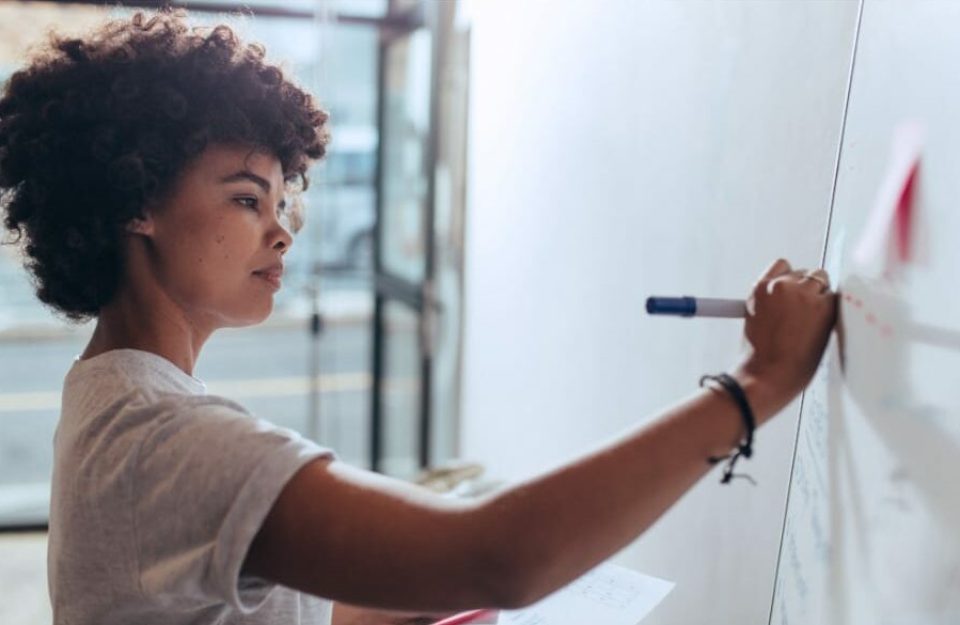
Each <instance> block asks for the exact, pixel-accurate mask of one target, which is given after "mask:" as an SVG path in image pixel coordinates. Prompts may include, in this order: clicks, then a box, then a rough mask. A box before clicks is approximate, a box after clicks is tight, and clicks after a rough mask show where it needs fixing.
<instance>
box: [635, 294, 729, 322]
mask: <svg viewBox="0 0 960 625" xmlns="http://www.w3.org/2000/svg"><path fill="white" fill-rule="evenodd" d="M647 312H648V313H650V314H651V315H676V316H679V317H727V318H731V319H736V318H743V317H745V316H746V315H747V303H746V302H745V301H744V300H742V299H720V298H715V297H690V296H689V295H686V296H683V297H648V298H647Z"/></svg>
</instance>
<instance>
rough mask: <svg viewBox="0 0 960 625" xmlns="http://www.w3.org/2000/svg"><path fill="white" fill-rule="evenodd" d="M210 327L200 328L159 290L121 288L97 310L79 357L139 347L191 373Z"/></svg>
mask: <svg viewBox="0 0 960 625" xmlns="http://www.w3.org/2000/svg"><path fill="white" fill-rule="evenodd" d="M212 333H213V329H212V328H210V329H206V328H200V327H198V326H197V324H196V323H194V322H192V321H191V320H190V319H188V318H187V316H186V314H185V313H184V312H183V310H181V309H180V308H179V307H178V306H176V305H175V303H174V302H172V301H171V300H170V299H169V298H168V297H166V296H165V294H163V293H162V292H153V293H152V294H148V293H143V292H141V293H138V292H135V291H132V290H126V291H121V292H120V293H119V294H118V295H117V296H116V297H115V298H114V299H113V300H112V301H111V302H110V303H109V304H107V305H106V306H104V307H103V308H101V309H100V313H99V315H98V316H97V326H96V328H95V329H94V331H93V336H92V337H91V338H90V342H89V343H88V344H87V347H86V349H85V350H84V352H83V354H82V355H81V356H80V358H81V359H87V358H92V357H93V356H96V355H98V354H102V353H104V352H108V351H111V350H114V349H139V350H142V351H146V352H151V353H154V354H157V355H158V356H162V357H164V358H166V359H167V360H169V361H170V362H172V363H173V364H174V365H176V366H177V367H178V368H180V369H181V370H182V371H184V372H185V373H186V374H187V375H193V369H194V365H195V364H196V361H197V359H198V358H199V357H200V349H201V348H202V347H203V344H204V343H205V342H206V340H207V339H208V338H209V337H210V335H211V334H212Z"/></svg>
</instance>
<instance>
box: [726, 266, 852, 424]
mask: <svg viewBox="0 0 960 625" xmlns="http://www.w3.org/2000/svg"><path fill="white" fill-rule="evenodd" d="M836 309H837V304H836V294H835V293H834V292H833V291H832V290H831V289H830V281H829V276H827V273H826V272H825V271H823V270H822V269H816V270H813V271H804V270H794V269H792V268H791V267H790V263H788V262H787V261H785V260H783V259H780V260H777V261H776V262H774V263H773V264H772V265H771V266H770V267H769V268H768V269H767V270H766V272H764V274H763V275H762V276H761V277H760V280H759V281H758V282H757V283H756V285H755V286H754V288H753V293H752V294H751V296H750V298H749V300H748V301H747V320H746V326H745V329H744V334H745V335H746V339H747V342H748V343H749V346H750V351H749V352H748V354H747V356H746V358H745V359H744V360H743V362H742V363H741V364H740V366H739V367H738V368H737V370H736V371H735V372H734V376H735V377H737V378H738V380H739V381H740V382H741V384H743V385H744V388H745V389H747V393H748V395H749V396H750V399H751V402H752V403H753V402H756V403H757V404H761V406H758V407H759V408H760V409H759V410H758V412H760V413H764V414H774V413H776V412H777V411H779V410H780V409H781V408H783V406H785V405H786V404H787V403H789V402H790V400H792V399H793V397H794V396H795V395H796V394H797V393H799V392H800V391H801V390H803V388H804V387H805V386H806V385H807V384H808V383H809V382H810V379H811V378H812V377H813V374H814V372H816V370H817V366H818V365H819V363H820V358H821V356H822V355H823V350H824V348H825V347H826V345H827V340H828V339H829V337H830V331H831V329H832V328H833V325H834V321H835V319H836ZM764 407H767V408H769V410H765V409H764Z"/></svg>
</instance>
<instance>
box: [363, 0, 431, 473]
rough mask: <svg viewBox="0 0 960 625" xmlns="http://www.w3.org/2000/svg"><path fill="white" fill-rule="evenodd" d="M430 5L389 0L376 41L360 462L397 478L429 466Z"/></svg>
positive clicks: (420, 2) (413, 1) (414, 0)
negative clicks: (369, 298)
mask: <svg viewBox="0 0 960 625" xmlns="http://www.w3.org/2000/svg"><path fill="white" fill-rule="evenodd" d="M434 5H435V3H432V2H429V3H428V2H423V1H422V0H402V1H398V0H392V1H391V3H390V15H389V16H388V19H389V18H394V19H389V22H390V24H391V26H388V27H386V28H384V29H383V30H382V31H381V41H380V111H379V115H380V123H379V128H380V141H379V158H378V177H379V184H378V198H377V208H378V210H377V215H378V218H377V226H376V238H375V241H376V245H375V248H376V253H375V257H376V258H375V262H374V267H375V275H374V289H375V300H374V312H373V321H372V323H373V337H374V340H373V393H372V415H371V416H372V425H371V429H370V433H371V437H370V457H371V464H372V468H373V469H374V470H376V471H381V472H383V473H387V474H390V475H394V476H397V477H402V478H411V477H413V476H415V475H416V474H417V473H418V472H419V470H420V469H422V468H424V467H426V466H429V464H430V452H429V450H430V448H431V435H432V433H431V402H430V397H431V392H430V390H431V360H432V355H433V337H434V333H435V325H436V321H435V318H436V314H437V310H436V303H435V299H434V297H433V292H432V291H433V289H432V284H433V248H434V244H433V243H434V242H433V228H432V226H431V224H432V223H433V204H434V201H433V195H434V178H433V174H432V172H433V167H432V163H433V161H434V155H435V150H436V148H435V144H436V133H435V128H436V123H435V112H436V106H435V94H436V84H435V82H436V81H435V72H434V66H435V59H434V32H433V28H432V23H433V20H432V19H431V14H430V12H431V10H432V9H433V8H434Z"/></svg>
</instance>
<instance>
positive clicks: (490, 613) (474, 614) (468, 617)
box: [433, 610, 497, 625]
mask: <svg viewBox="0 0 960 625" xmlns="http://www.w3.org/2000/svg"><path fill="white" fill-rule="evenodd" d="M496 622H497V611H496V610H470V611H469V612H461V613H460V614H454V615H453V616H448V617H447V618H445V619H443V620H442V621H437V622H436V623H433V625H465V624H466V623H496Z"/></svg>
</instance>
